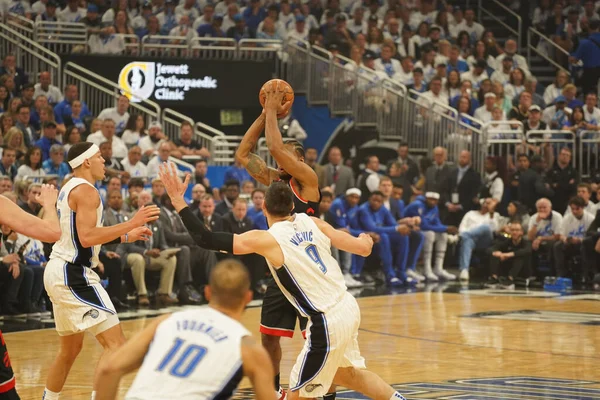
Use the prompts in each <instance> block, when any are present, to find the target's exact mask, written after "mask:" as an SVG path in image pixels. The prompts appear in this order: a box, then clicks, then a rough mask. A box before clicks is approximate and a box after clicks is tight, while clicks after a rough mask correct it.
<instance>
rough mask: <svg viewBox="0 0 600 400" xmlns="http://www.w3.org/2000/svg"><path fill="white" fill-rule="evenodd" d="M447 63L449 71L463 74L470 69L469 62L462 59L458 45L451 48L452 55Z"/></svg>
mask: <svg viewBox="0 0 600 400" xmlns="http://www.w3.org/2000/svg"><path fill="white" fill-rule="evenodd" d="M447 64H448V65H447V68H448V72H450V71H458V72H459V73H460V74H463V73H465V72H467V71H469V64H467V62H466V61H465V60H461V59H460V49H459V48H458V46H456V45H453V46H452V47H451V48H450V56H449V58H448V62H447Z"/></svg>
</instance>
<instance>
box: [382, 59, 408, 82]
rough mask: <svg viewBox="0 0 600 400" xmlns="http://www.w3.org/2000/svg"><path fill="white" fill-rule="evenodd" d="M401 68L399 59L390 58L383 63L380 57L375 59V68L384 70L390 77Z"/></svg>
mask: <svg viewBox="0 0 600 400" xmlns="http://www.w3.org/2000/svg"><path fill="white" fill-rule="evenodd" d="M401 69H402V66H401V65H400V61H398V60H396V59H395V58H391V59H390V60H389V61H388V62H386V63H384V62H383V60H382V59H381V58H378V59H376V60H375V70H376V71H383V72H385V73H386V74H387V75H388V76H389V77H390V78H391V77H392V76H394V74H395V73H396V72H398V71H400V70H401Z"/></svg>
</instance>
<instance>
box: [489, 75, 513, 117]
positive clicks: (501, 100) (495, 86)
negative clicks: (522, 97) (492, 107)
mask: <svg viewBox="0 0 600 400" xmlns="http://www.w3.org/2000/svg"><path fill="white" fill-rule="evenodd" d="M492 92H493V93H494V94H495V95H496V106H497V107H500V108H501V109H502V111H503V113H504V115H508V113H510V111H511V110H512V107H513V103H512V99H509V98H508V96H505V95H504V86H502V84H501V83H499V82H493V83H492Z"/></svg>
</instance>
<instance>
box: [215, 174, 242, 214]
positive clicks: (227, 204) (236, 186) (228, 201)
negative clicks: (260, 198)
mask: <svg viewBox="0 0 600 400" xmlns="http://www.w3.org/2000/svg"><path fill="white" fill-rule="evenodd" d="M224 186H225V196H224V197H223V201H221V202H220V203H219V204H218V205H217V206H216V207H215V214H218V215H220V216H222V217H223V216H224V215H225V214H227V213H228V212H229V211H231V209H232V208H233V202H234V201H235V200H236V199H237V198H238V197H239V196H240V182H239V181H237V180H235V179H230V180H226V181H225V185H224Z"/></svg>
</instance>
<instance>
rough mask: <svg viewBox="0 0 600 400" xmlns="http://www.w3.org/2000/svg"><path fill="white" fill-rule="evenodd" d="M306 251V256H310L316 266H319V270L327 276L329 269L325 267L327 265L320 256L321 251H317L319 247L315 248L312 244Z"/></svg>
mask: <svg viewBox="0 0 600 400" xmlns="http://www.w3.org/2000/svg"><path fill="white" fill-rule="evenodd" d="M305 251H306V254H308V256H309V257H310V258H311V260H313V261H314V262H315V264H317V265H318V266H319V269H320V270H321V272H322V273H324V274H326V273H327V267H326V266H325V263H324V262H323V259H322V258H321V255H320V254H319V250H317V246H315V245H314V244H310V245H308V246H306V250H305Z"/></svg>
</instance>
